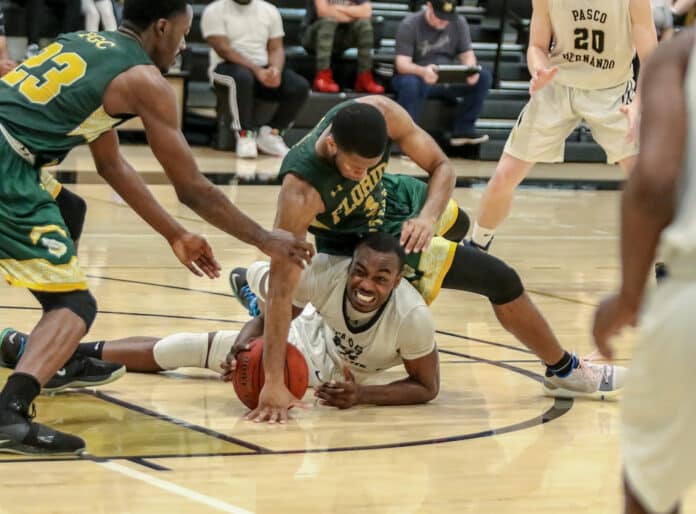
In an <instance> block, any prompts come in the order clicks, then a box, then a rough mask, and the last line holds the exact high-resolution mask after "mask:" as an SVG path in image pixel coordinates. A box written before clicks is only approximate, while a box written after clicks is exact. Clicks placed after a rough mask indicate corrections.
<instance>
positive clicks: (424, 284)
mask: <svg viewBox="0 0 696 514" xmlns="http://www.w3.org/2000/svg"><path fill="white" fill-rule="evenodd" d="M456 251H457V243H455V242H453V241H448V240H447V239H445V238H443V237H439V236H435V237H434V238H433V239H432V241H431V242H430V246H429V247H428V249H427V250H426V251H425V252H423V253H422V254H421V258H420V261H418V271H420V272H421V273H423V276H422V277H421V278H420V279H419V280H418V281H417V282H416V283H415V284H414V285H415V286H416V289H418V291H419V292H420V294H421V296H423V300H425V303H427V304H428V305H430V304H431V303H432V302H433V301H435V298H437V295H438V294H440V289H441V288H442V282H443V281H444V280H445V275H447V272H448V271H449V270H450V268H451V267H452V262H453V261H454V254H455V252H456Z"/></svg>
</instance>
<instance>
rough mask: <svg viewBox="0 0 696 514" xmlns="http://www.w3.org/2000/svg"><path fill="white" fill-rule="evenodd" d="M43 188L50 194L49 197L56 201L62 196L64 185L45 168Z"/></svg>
mask: <svg viewBox="0 0 696 514" xmlns="http://www.w3.org/2000/svg"><path fill="white" fill-rule="evenodd" d="M41 187H43V188H44V190H46V192H48V194H49V195H51V196H52V197H53V199H54V200H55V199H56V197H57V196H58V195H59V194H60V191H61V189H63V184H61V183H60V182H58V180H57V179H56V177H54V176H53V175H51V174H50V173H49V172H48V171H46V170H45V169H44V168H42V169H41Z"/></svg>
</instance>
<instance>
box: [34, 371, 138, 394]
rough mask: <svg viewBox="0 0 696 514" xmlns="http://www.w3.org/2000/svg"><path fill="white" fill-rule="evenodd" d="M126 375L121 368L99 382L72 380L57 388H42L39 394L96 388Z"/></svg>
mask: <svg viewBox="0 0 696 514" xmlns="http://www.w3.org/2000/svg"><path fill="white" fill-rule="evenodd" d="M125 374H126V367H125V366H121V367H120V368H119V369H117V370H116V371H114V372H113V373H111V374H110V375H109V376H108V377H105V378H103V379H101V380H74V381H72V382H68V383H67V384H65V385H62V386H59V387H52V388H46V387H44V388H43V389H42V390H41V394H56V393H60V392H61V391H65V390H66V389H75V388H78V387H96V386H101V385H105V384H110V383H111V382H115V381H116V380H118V379H119V378H121V377H122V376H123V375H125Z"/></svg>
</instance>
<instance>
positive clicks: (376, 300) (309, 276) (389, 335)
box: [78, 233, 440, 408]
mask: <svg viewBox="0 0 696 514" xmlns="http://www.w3.org/2000/svg"><path fill="white" fill-rule="evenodd" d="M404 260H405V254H404V250H403V249H402V248H401V246H400V245H399V243H398V241H397V240H396V239H394V238H393V237H392V236H390V235H389V234H386V233H374V234H371V235H370V236H369V237H367V238H366V239H365V240H364V241H363V242H362V243H361V244H360V245H359V246H358V248H357V249H356V251H355V254H354V256H353V258H352V259H350V258H346V257H330V256H327V255H320V256H317V257H315V258H314V259H313V261H312V264H311V266H309V267H307V268H306V269H305V271H304V272H303V274H302V278H301V280H300V286H299V288H298V289H297V292H296V294H295V297H294V304H295V305H296V306H297V307H298V308H297V309H296V312H295V314H299V313H300V311H301V310H302V308H304V311H302V314H301V315H299V317H297V318H296V319H295V320H294V321H293V322H292V324H291V329H290V333H289V341H290V343H292V344H293V345H295V346H296V347H297V348H298V349H299V350H300V352H301V353H302V354H303V355H304V357H305V360H306V361H307V365H308V367H309V372H310V373H309V375H310V385H311V386H313V387H315V389H316V395H317V396H318V397H319V398H320V399H321V401H322V402H324V403H326V404H327V405H333V406H336V407H340V408H347V407H350V406H352V405H356V404H358V403H364V404H375V405H402V404H416V403H425V402H427V401H429V400H432V399H433V398H434V397H435V396H436V395H437V394H438V391H439V385H440V377H439V365H438V362H439V361H438V354H437V349H436V347H435V327H434V323H433V318H432V315H431V313H430V310H429V309H428V307H427V305H426V304H425V301H424V300H423V297H422V296H421V295H420V293H418V291H416V289H415V288H414V287H413V286H411V284H409V283H408V282H407V281H406V280H401V270H402V268H403V263H404ZM269 268H270V266H269V264H268V263H264V262H258V263H255V264H253V265H252V266H251V267H250V268H249V271H248V280H249V283H250V285H251V286H252V288H253V289H254V292H255V293H256V294H257V295H258V296H259V297H260V298H265V293H266V282H267V279H266V276H267V273H268V270H269ZM310 303H311V305H309V304H310ZM312 305H313V307H312ZM305 307H306V308H305ZM262 332H263V316H259V317H257V318H254V319H253V320H251V321H250V322H249V323H247V324H246V325H245V326H244V327H243V328H242V330H241V331H219V332H211V333H200V334H195V333H179V334H173V335H170V336H168V337H165V338H161V339H160V338H156V337H131V338H127V339H122V340H116V341H106V342H103V341H102V342H90V343H82V344H81V345H80V348H79V350H78V351H79V352H84V355H88V356H93V355H101V358H102V359H104V360H105V361H107V362H114V363H119V364H125V365H126V367H127V369H128V370H129V371H143V372H156V371H163V370H170V369H176V368H179V367H200V368H208V369H211V370H213V371H216V372H218V373H223V374H225V375H226V378H227V379H231V372H230V367H234V364H235V363H234V356H235V355H236V353H237V352H239V351H243V349H244V348H245V347H246V345H247V344H248V343H249V342H250V341H251V340H253V339H254V338H256V337H258V336H260V335H262ZM233 346H234V348H233ZM95 351H96V352H98V353H92V352H95ZM401 365H403V366H404V368H405V370H406V373H407V374H408V377H407V378H405V379H403V380H399V381H396V382H393V383H390V384H383V385H363V382H365V380H366V379H368V378H369V377H374V376H375V375H378V374H379V373H381V372H382V371H384V370H387V369H389V368H393V367H395V366H401Z"/></svg>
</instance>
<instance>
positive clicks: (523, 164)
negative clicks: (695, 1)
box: [471, 0, 657, 249]
mask: <svg viewBox="0 0 696 514" xmlns="http://www.w3.org/2000/svg"><path fill="white" fill-rule="evenodd" d="M532 5H533V11H532V21H531V28H530V39H529V49H528V50H527V66H528V68H529V73H530V74H531V77H532V79H531V82H530V85H529V92H530V94H531V100H530V101H529V103H527V105H526V106H525V107H524V109H523V110H522V112H521V113H520V116H519V118H518V119H517V123H516V124H515V127H514V128H513V129H512V132H511V133H510V136H509V138H508V140H507V143H506V144H505V148H504V150H503V155H502V157H501V158H500V161H499V162H498V165H497V167H496V169H495V173H494V174H493V176H492V177H491V179H490V180H489V181H488V185H487V186H486V189H485V191H484V193H483V196H482V198H481V205H480V207H479V213H478V218H477V220H476V223H475V225H474V230H473V233H472V237H471V241H472V243H473V244H475V245H476V246H478V247H480V248H483V249H488V247H489V246H490V242H491V240H492V239H493V235H494V232H495V229H496V227H497V226H498V225H499V224H500V223H502V221H503V220H504V219H505V217H506V216H507V215H508V213H509V211H510V208H511V205H512V198H513V194H514V191H515V188H516V187H517V186H518V185H519V183H520V182H522V180H523V179H524V177H526V176H527V174H528V173H529V171H530V170H531V169H532V166H534V164H535V163H537V162H561V161H563V150H564V145H565V140H566V138H567V137H568V136H569V135H570V133H571V132H572V131H573V130H575V128H576V127H577V126H578V124H579V123H580V122H581V121H583V120H584V121H585V122H586V123H587V124H588V125H589V126H590V129H591V130H592V135H593V137H594V138H595V140H596V141H597V142H598V143H599V144H600V145H601V146H602V148H604V151H605V152H606V154H607V161H608V162H609V163H617V162H618V163H619V165H620V166H621V168H622V169H623V170H624V172H626V173H628V172H629V170H630V169H631V167H632V165H633V162H634V157H635V154H637V153H638V143H637V139H636V137H634V132H635V124H636V121H637V119H638V117H639V113H640V100H639V98H638V94H635V95H634V92H635V91H634V90H635V84H634V81H633V70H632V60H633V57H634V55H635V53H636V51H637V53H638V57H639V59H640V62H641V63H642V62H644V59H646V58H647V56H648V55H649V54H650V52H652V50H653V49H654V48H655V46H657V36H656V34H655V25H654V24H653V19H652V12H651V6H650V0H612V1H610V2H607V1H605V0H533V2H532ZM549 48H551V50H550V51H549Z"/></svg>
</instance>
